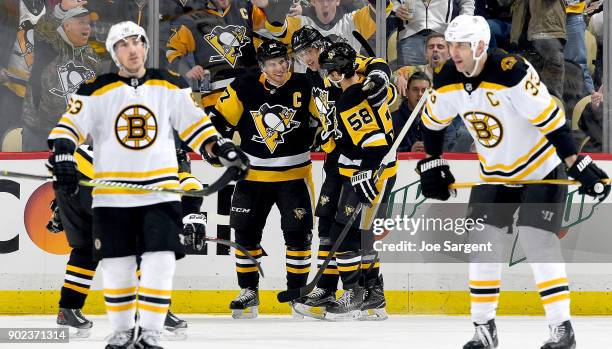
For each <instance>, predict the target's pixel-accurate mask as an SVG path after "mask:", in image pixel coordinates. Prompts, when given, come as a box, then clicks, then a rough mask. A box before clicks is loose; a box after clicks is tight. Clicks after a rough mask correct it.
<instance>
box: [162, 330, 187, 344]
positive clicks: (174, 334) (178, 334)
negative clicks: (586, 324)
mask: <svg viewBox="0 0 612 349" xmlns="http://www.w3.org/2000/svg"><path fill="white" fill-rule="evenodd" d="M162 339H163V340H167V341H184V340H186V339H187V329H186V328H177V329H173V330H170V329H168V328H164V332H163V333H162Z"/></svg>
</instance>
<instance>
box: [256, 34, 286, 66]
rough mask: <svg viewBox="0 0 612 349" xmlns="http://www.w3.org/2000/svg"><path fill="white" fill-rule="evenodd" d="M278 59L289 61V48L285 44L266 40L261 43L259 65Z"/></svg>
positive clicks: (258, 51)
mask: <svg viewBox="0 0 612 349" xmlns="http://www.w3.org/2000/svg"><path fill="white" fill-rule="evenodd" d="M277 57H285V58H287V59H289V55H288V52H287V46H286V45H285V44H283V43H282V42H280V41H276V40H266V41H264V42H262V43H261V45H260V46H259V49H258V50H257V61H258V62H259V63H261V64H263V63H264V62H265V61H267V60H269V59H272V58H277Z"/></svg>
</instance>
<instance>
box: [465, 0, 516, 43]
mask: <svg viewBox="0 0 612 349" xmlns="http://www.w3.org/2000/svg"><path fill="white" fill-rule="evenodd" d="M513 1H514V0H476V9H475V10H474V15H476V16H482V17H484V18H486V19H487V23H489V27H490V28H491V41H490V42H489V51H490V50H493V49H495V48H498V47H499V48H501V49H504V50H506V51H508V50H509V47H510V31H511V28H512V9H511V7H512V6H511V3H512V2H513Z"/></svg>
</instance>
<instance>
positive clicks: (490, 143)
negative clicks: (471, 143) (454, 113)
mask: <svg viewBox="0 0 612 349" xmlns="http://www.w3.org/2000/svg"><path fill="white" fill-rule="evenodd" d="M463 117H464V118H465V120H466V121H468V122H469V123H470V124H471V126H472V127H471V128H472V130H473V131H474V132H475V133H476V137H477V138H478V142H479V143H480V144H482V145H483V146H485V147H486V148H494V147H495V146H496V145H498V144H499V142H501V140H502V138H503V136H504V130H503V128H502V125H501V123H500V122H499V120H497V118H495V117H494V116H493V115H491V114H488V113H483V112H479V111H471V112H467V113H465V114H464V115H463Z"/></svg>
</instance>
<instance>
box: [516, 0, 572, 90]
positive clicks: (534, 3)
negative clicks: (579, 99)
mask: <svg viewBox="0 0 612 349" xmlns="http://www.w3.org/2000/svg"><path fill="white" fill-rule="evenodd" d="M565 17H566V15H565V0H516V1H515V3H514V5H513V13H512V32H511V34H510V42H511V44H513V45H516V46H518V47H522V46H523V41H524V40H522V39H523V37H524V36H525V34H526V39H527V41H528V42H529V43H530V44H531V45H532V46H533V48H534V49H535V52H537V54H538V55H539V56H540V58H541V60H542V62H541V64H539V67H540V69H539V71H538V72H539V74H540V78H541V79H542V81H543V82H544V84H546V87H548V90H549V91H550V92H551V94H553V95H555V96H557V97H558V98H562V97H563V80H564V75H565V69H564V58H563V42H564V41H565V40H566V29H565ZM525 27H526V28H527V29H526V30H525ZM531 61H532V60H530V62H531ZM532 63H533V62H532ZM534 66H536V64H534ZM536 69H538V67H537V66H536Z"/></svg>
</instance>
